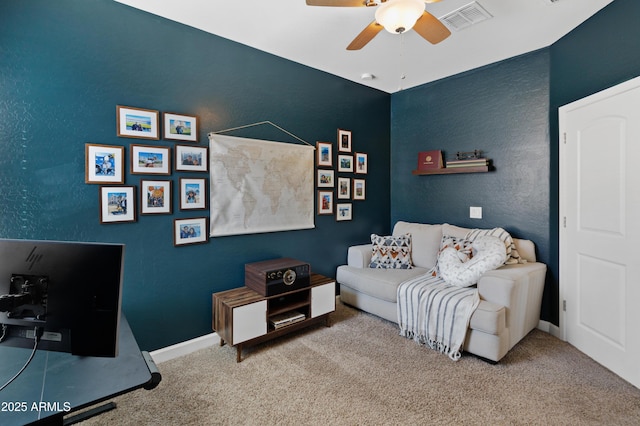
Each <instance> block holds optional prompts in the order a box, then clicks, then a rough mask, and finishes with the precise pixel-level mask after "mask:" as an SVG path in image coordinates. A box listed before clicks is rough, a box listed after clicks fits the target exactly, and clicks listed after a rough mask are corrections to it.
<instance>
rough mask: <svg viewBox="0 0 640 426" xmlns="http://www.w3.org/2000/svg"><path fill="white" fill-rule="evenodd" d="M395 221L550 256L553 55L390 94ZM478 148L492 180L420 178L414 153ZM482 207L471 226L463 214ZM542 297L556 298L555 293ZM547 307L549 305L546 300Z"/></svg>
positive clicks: (532, 56) (533, 55)
mask: <svg viewBox="0 0 640 426" xmlns="http://www.w3.org/2000/svg"><path fill="white" fill-rule="evenodd" d="M391 99H392V101H391V114H392V115H391V123H392V126H391V152H392V157H391V174H392V176H393V177H394V179H393V181H392V186H391V220H392V222H393V223H395V222H396V221H398V220H407V221H417V222H425V223H443V222H447V223H451V224H455V225H459V226H464V227H468V228H493V227H498V226H499V227H502V228H504V229H506V230H507V231H508V232H510V233H511V235H513V236H514V237H517V238H526V239H530V240H532V241H534V242H535V243H536V249H537V256H538V258H539V260H540V261H541V262H544V263H547V262H548V261H549V259H550V253H549V252H550V245H551V240H550V235H549V190H550V188H549V167H550V164H549V120H548V108H549V52H548V50H540V51H537V52H534V53H531V54H527V55H523V56H518V57H515V58H511V59H509V60H506V61H502V62H499V63H496V64H492V65H490V66H486V67H482V68H478V69H475V70H472V71H469V72H466V73H462V74H459V75H456V76H453V77H450V78H446V79H442V80H439V81H436V82H433V83H430V84H426V85H423V86H420V87H417V88H414V89H411V90H405V91H402V92H399V93H395V94H393V95H392V97H391ZM433 149H439V150H442V151H443V156H444V157H445V159H451V158H452V157H454V156H455V153H456V152H458V151H462V152H465V151H473V150H476V149H478V150H481V151H482V152H483V154H484V155H485V156H486V157H487V158H490V159H491V160H492V163H493V170H492V171H491V172H489V173H476V174H455V175H430V176H416V175H412V173H411V171H412V170H414V169H416V168H417V164H418V152H420V151H429V150H433ZM471 206H479V207H482V214H483V218H482V219H470V218H469V207H471ZM546 290H547V291H546V292H545V293H547V294H551V293H553V288H549V289H546ZM545 303H548V302H546V301H545Z"/></svg>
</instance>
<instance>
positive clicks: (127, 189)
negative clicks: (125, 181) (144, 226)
mask: <svg viewBox="0 0 640 426" xmlns="http://www.w3.org/2000/svg"><path fill="white" fill-rule="evenodd" d="M135 221H136V187H135V186H101V187H100V223H116V222H135Z"/></svg>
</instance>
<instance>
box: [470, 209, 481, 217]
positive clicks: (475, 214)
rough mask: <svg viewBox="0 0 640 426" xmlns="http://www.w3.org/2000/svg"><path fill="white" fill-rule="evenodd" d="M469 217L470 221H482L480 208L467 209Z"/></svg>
mask: <svg viewBox="0 0 640 426" xmlns="http://www.w3.org/2000/svg"><path fill="white" fill-rule="evenodd" d="M469 217H470V218H471V219H482V207H469Z"/></svg>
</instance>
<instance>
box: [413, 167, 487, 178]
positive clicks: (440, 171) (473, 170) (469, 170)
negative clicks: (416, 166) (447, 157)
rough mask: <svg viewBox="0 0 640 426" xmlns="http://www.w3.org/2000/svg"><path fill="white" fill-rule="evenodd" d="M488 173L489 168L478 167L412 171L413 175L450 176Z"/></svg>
mask: <svg viewBox="0 0 640 426" xmlns="http://www.w3.org/2000/svg"><path fill="white" fill-rule="evenodd" d="M488 171H489V166H478V167H450V168H446V167H445V168H443V169H431V170H413V171H412V172H411V174H413V175H418V176H422V175H452V174H457V173H486V172H488Z"/></svg>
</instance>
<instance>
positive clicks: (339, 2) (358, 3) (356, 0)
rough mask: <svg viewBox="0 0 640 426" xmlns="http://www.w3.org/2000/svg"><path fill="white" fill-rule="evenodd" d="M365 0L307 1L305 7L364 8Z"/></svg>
mask: <svg viewBox="0 0 640 426" xmlns="http://www.w3.org/2000/svg"><path fill="white" fill-rule="evenodd" d="M366 5H367V2H366V1H365V0H307V6H333V7H364V6H366Z"/></svg>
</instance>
